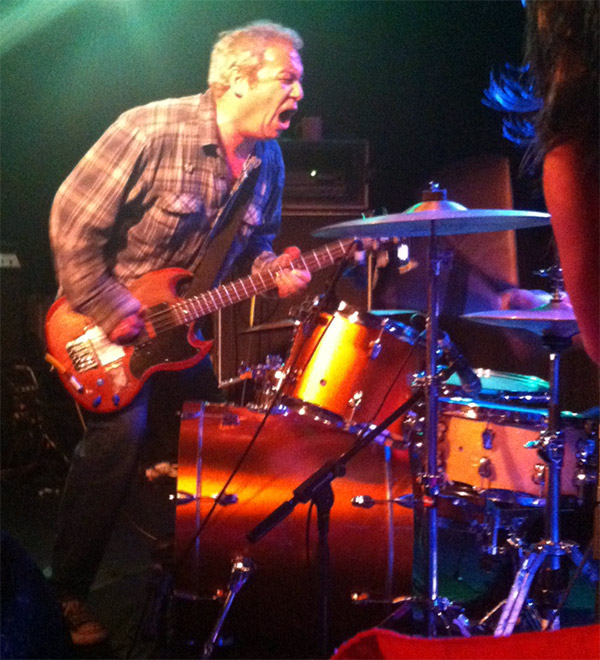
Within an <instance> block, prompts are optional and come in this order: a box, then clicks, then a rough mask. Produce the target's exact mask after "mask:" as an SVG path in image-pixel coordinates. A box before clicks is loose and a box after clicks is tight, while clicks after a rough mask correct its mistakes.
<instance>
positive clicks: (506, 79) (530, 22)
mask: <svg viewBox="0 0 600 660" xmlns="http://www.w3.org/2000/svg"><path fill="white" fill-rule="evenodd" d="M524 4H525V9H526V19H525V46H524V64H523V65H522V66H520V67H515V66H511V65H510V64H506V65H505V66H504V70H503V71H500V72H493V73H492V75H491V76H490V86H489V88H488V89H486V90H485V91H484V99H483V103H484V104H485V105H488V106H490V107H492V108H494V109H496V110H501V111H503V112H505V113H506V112H508V115H507V116H505V118H504V120H503V125H504V128H503V132H504V136H505V137H506V138H508V139H509V140H511V141H512V142H515V143H516V144H519V145H521V146H523V147H526V154H525V157H524V159H523V163H522V169H523V170H536V169H538V168H539V166H540V165H541V163H542V161H543V159H544V156H545V155H546V154H547V153H548V152H549V151H550V150H552V149H553V148H554V147H556V146H557V145H559V144H562V143H564V142H567V141H569V140H573V139H575V140H578V141H579V142H580V143H581V144H582V145H583V146H584V149H583V150H582V153H584V154H585V156H584V158H585V162H583V163H582V166H583V167H585V168H586V169H587V168H589V169H590V170H592V171H593V170H596V171H597V170H598V142H599V136H598V126H599V123H600V113H599V94H600V92H599V86H598V58H599V50H600V45H599V43H600V42H599V39H600V34H599V25H598V23H599V19H598V5H599V0H526V2H525V3H524Z"/></svg>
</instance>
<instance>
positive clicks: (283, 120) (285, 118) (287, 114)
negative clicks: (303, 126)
mask: <svg viewBox="0 0 600 660" xmlns="http://www.w3.org/2000/svg"><path fill="white" fill-rule="evenodd" d="M295 113H296V111H295V110H283V111H282V112H280V113H279V123H280V124H289V123H290V121H291V119H292V117H293V116H294V114H295Z"/></svg>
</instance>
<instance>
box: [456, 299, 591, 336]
mask: <svg viewBox="0 0 600 660" xmlns="http://www.w3.org/2000/svg"><path fill="white" fill-rule="evenodd" d="M462 318H464V319H469V320H471V321H476V322H477V323H486V324H487V325H497V326H501V327H504V328H516V329H520V330H529V332H533V333H535V334H536V335H540V336H541V335H553V336H555V337H572V336H573V335H576V334H577V333H578V332H579V329H578V327H577V321H576V320H575V315H574V314H573V310H572V309H571V308H570V307H560V306H558V305H556V303H549V304H548V305H544V306H543V307H536V308H535V309H506V310H492V311H489V312H473V313H472V314H465V315H464V316H463V317H462Z"/></svg>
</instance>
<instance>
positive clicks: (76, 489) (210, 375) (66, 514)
mask: <svg viewBox="0 0 600 660" xmlns="http://www.w3.org/2000/svg"><path fill="white" fill-rule="evenodd" d="M188 399H203V400H208V401H223V397H222V395H221V393H220V392H219V390H218V387H217V380H216V376H215V374H214V371H213V370H212V366H211V364H210V361H209V359H208V358H206V359H204V360H202V361H201V362H200V363H199V364H198V365H196V366H195V367H192V368H191V369H187V370H185V371H180V372H159V373H156V374H154V375H153V376H151V378H150V379H149V380H148V382H147V383H146V384H145V385H144V387H143V388H142V390H141V391H140V393H139V394H138V396H137V397H136V398H135V399H134V401H133V402H132V403H131V404H130V405H129V406H127V407H126V408H124V409H123V410H120V411H118V412H115V413H112V414H108V415H95V414H88V415H87V416H86V425H87V429H86V431H85V433H84V436H83V439H82V440H81V442H80V443H79V444H78V445H77V446H76V448H75V450H74V452H73V456H72V458H71V465H70V468H69V474H68V476H67V480H66V483H65V487H64V491H63V495H62V500H61V504H60V509H59V514H58V531H57V537H56V541H55V544H54V550H53V553H52V581H53V583H54V586H55V588H56V591H57V595H58V597H59V598H60V599H62V600H66V599H68V598H73V597H77V598H81V599H84V598H85V597H86V596H87V594H88V592H89V590H90V588H91V586H92V583H93V581H94V578H95V576H96V572H97V570H98V567H99V565H100V562H101V561H102V557H103V555H104V552H105V550H106V546H107V544H108V541H109V539H110V535H111V533H112V531H113V528H114V526H115V523H116V521H117V517H118V514H119V511H120V508H121V506H122V505H123V503H124V501H125V499H126V497H127V495H128V494H129V490H130V487H131V484H132V483H134V481H135V479H136V474H137V470H138V465H139V459H140V450H141V449H142V447H143V446H144V444H145V442H146V439H147V437H148V431H149V429H150V428H151V427H152V426H153V421H154V423H155V424H160V420H156V419H155V420H153V418H152V415H151V414H150V411H151V410H152V408H151V403H154V401H155V400H157V403H158V404H159V407H160V414H159V415H158V418H161V419H162V421H163V422H166V424H163V426H165V428H161V430H160V432H163V431H164V432H168V433H170V434H171V435H173V434H175V438H177V437H178V424H179V422H178V418H177V416H176V411H177V410H179V409H180V408H181V405H182V404H183V402H184V401H185V400H188ZM167 411H168V412H167ZM152 430H153V434H154V431H155V430H154V429H152Z"/></svg>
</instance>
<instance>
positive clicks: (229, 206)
mask: <svg viewBox="0 0 600 660" xmlns="http://www.w3.org/2000/svg"><path fill="white" fill-rule="evenodd" d="M250 167H252V169H251V170H249V168H250ZM259 170H260V160H259V159H258V158H251V159H250V160H249V161H248V169H247V170H245V172H244V173H243V174H242V176H241V177H240V179H239V180H238V183H237V185H236V186H235V187H234V189H233V191H232V192H231V195H230V196H229V198H228V200H227V202H225V205H224V206H223V207H222V209H221V211H220V212H219V215H218V217H217V220H216V222H215V225H214V227H213V229H212V231H211V233H210V235H209V237H208V240H207V242H206V244H205V245H204V246H203V249H202V255H201V258H200V262H199V264H198V265H197V266H196V269H195V270H194V273H193V276H194V277H193V279H192V281H191V283H190V285H189V286H188V288H187V291H186V292H185V296H186V298H191V297H192V296H196V295H198V294H200V293H203V292H204V291H206V290H208V289H211V288H213V287H215V286H217V285H218V284H219V283H220V282H217V276H218V278H219V280H222V279H223V278H224V277H225V275H227V273H226V272H223V273H222V272H221V271H222V270H223V267H224V265H225V262H226V259H227V256H228V254H229V251H230V249H231V246H232V244H233V241H234V239H235V237H236V234H237V231H238V229H239V227H240V225H241V223H242V219H243V218H244V216H245V214H246V210H247V208H248V205H249V204H250V202H251V200H252V197H253V195H254V187H255V186H256V182H257V179H258V173H259Z"/></svg>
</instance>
